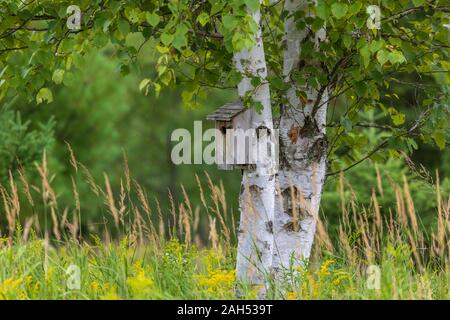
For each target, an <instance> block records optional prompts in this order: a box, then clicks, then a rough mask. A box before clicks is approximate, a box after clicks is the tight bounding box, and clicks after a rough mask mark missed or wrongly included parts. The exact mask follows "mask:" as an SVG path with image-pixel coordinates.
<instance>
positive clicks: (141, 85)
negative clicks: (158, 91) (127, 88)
mask: <svg viewBox="0 0 450 320" xmlns="http://www.w3.org/2000/svg"><path fill="white" fill-rule="evenodd" d="M150 83H151V80H150V79H142V81H141V83H139V91H143V90H144V89H147V87H148V86H149V85H150Z"/></svg>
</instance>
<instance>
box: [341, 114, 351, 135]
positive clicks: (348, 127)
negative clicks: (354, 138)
mask: <svg viewBox="0 0 450 320" xmlns="http://www.w3.org/2000/svg"><path fill="white" fill-rule="evenodd" d="M341 125H342V126H343V127H344V130H345V132H346V133H349V132H350V131H352V128H353V123H352V120H350V119H349V118H344V117H342V118H341Z"/></svg>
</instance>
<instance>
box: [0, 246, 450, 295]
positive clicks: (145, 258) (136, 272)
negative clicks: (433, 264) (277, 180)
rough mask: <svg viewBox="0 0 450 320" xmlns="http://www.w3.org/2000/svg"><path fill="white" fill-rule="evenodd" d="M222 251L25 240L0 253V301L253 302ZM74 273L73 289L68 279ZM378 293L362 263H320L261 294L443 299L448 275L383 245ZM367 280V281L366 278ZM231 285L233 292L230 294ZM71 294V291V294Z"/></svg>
mask: <svg viewBox="0 0 450 320" xmlns="http://www.w3.org/2000/svg"><path fill="white" fill-rule="evenodd" d="M227 254H228V252H223V251H220V250H212V249H201V250H199V249H197V248H196V247H195V246H191V247H190V248H186V246H184V245H182V244H180V243H179V242H178V241H176V240H173V241H169V242H166V243H165V244H164V245H163V246H162V247H161V248H159V249H158V250H155V248H154V247H151V246H145V247H142V248H137V247H136V246H134V245H132V244H130V243H128V241H127V240H126V239H124V240H123V241H122V242H121V243H120V244H117V245H103V244H101V242H98V243H97V244H95V245H92V246H91V245H87V244H84V245H79V244H76V243H70V242H69V243H66V244H64V245H63V246H61V247H59V248H58V249H54V248H52V247H49V248H47V249H46V245H45V241H43V240H31V241H29V243H27V244H19V243H17V244H14V245H11V246H7V247H4V248H3V249H2V250H1V251H0V265H1V266H2V267H1V271H0V279H1V281H0V299H235V298H237V297H236V292H237V291H239V292H240V297H241V298H248V299H254V298H255V296H256V289H251V288H249V287H248V286H244V285H242V284H238V283H236V282H235V273H234V270H233V267H234V261H233V259H232V258H228V257H227ZM70 265H76V266H78V267H79V268H80V280H81V281H80V290H77V289H76V288H74V287H73V286H71V285H73V282H71V279H72V277H73V276H74V275H75V276H76V272H75V273H70V270H71V269H70V268H69V266H70ZM379 267H380V270H381V274H380V275H381V279H380V289H379V290H373V289H370V288H369V287H368V277H370V275H367V274H366V270H365V268H364V263H362V264H361V265H360V266H355V265H354V264H352V263H350V262H349V261H343V260H341V259H336V258H335V259H332V258H327V259H324V260H322V262H321V263H320V264H319V265H317V266H316V267H314V266H311V267H310V268H309V269H307V270H293V271H292V272H287V273H286V279H285V280H284V281H283V282H282V284H281V285H279V286H278V287H276V288H273V287H271V289H270V290H269V295H270V297H271V298H277V299H299V298H302V299H449V298H450V290H449V285H450V273H449V269H448V265H447V266H446V267H445V268H444V269H442V270H439V269H433V268H427V269H425V270H423V271H422V272H418V271H417V270H416V269H415V266H414V263H413V259H412V257H411V250H410V248H408V247H407V246H398V247H394V246H392V245H387V246H386V247H385V248H384V252H383V259H382V260H381V263H380V265H379ZM72 272H73V270H72ZM369 280H370V279H369ZM236 287H238V288H239V289H240V290H236ZM71 289H75V290H71Z"/></svg>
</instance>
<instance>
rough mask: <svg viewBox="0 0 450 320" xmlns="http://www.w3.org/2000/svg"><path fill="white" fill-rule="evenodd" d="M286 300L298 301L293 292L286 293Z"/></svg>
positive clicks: (295, 293)
mask: <svg viewBox="0 0 450 320" xmlns="http://www.w3.org/2000/svg"><path fill="white" fill-rule="evenodd" d="M287 299H288V300H297V299H298V293H297V292H294V291H290V292H288V294H287Z"/></svg>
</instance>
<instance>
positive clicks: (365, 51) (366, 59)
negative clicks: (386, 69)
mask: <svg viewBox="0 0 450 320" xmlns="http://www.w3.org/2000/svg"><path fill="white" fill-rule="evenodd" d="M359 53H360V54H361V57H362V59H363V63H364V68H366V69H367V67H368V66H369V63H370V50H369V45H368V44H367V43H366V44H365V45H364V46H363V47H362V48H361V49H359Z"/></svg>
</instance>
